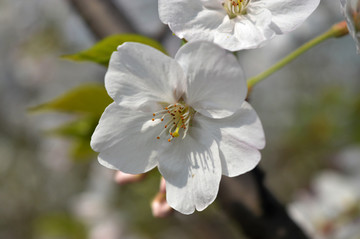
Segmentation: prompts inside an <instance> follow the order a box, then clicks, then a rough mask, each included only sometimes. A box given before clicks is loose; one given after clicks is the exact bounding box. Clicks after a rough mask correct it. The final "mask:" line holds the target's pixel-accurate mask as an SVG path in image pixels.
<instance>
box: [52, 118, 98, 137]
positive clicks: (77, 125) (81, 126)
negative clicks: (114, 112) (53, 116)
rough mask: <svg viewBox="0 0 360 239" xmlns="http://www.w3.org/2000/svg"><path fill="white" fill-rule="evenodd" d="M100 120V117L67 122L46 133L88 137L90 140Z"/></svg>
mask: <svg viewBox="0 0 360 239" xmlns="http://www.w3.org/2000/svg"><path fill="white" fill-rule="evenodd" d="M98 121H99V118H98V117H90V118H84V119H78V120H75V121H72V122H70V123H65V124H63V125H61V126H60V127H58V128H55V129H51V130H49V131H46V133H48V134H50V135H55V136H63V137H68V138H77V139H88V141H90V137H91V135H92V133H93V132H94V130H95V127H96V125H97V122H98Z"/></svg>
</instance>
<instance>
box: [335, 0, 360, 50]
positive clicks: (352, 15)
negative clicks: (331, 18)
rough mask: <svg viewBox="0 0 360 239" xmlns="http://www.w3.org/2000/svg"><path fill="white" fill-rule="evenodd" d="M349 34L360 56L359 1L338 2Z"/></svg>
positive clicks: (345, 0)
mask: <svg viewBox="0 0 360 239" xmlns="http://www.w3.org/2000/svg"><path fill="white" fill-rule="evenodd" d="M340 2H341V6H342V11H343V14H344V16H345V19H346V23H347V26H348V29H349V33H350V35H351V36H352V38H353V39H354V41H355V44H356V49H357V53H358V54H360V0H340Z"/></svg>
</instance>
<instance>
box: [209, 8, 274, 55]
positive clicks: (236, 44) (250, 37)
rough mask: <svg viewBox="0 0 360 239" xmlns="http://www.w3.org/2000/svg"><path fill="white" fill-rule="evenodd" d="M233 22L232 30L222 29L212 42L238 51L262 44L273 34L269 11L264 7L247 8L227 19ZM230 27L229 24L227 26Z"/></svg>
mask: <svg viewBox="0 0 360 239" xmlns="http://www.w3.org/2000/svg"><path fill="white" fill-rule="evenodd" d="M229 22H230V23H227V24H233V25H234V30H233V32H226V31H225V30H223V28H224V25H225V23H224V24H223V25H222V26H221V31H219V33H218V34H217V35H216V36H215V39H214V42H215V43H216V44H218V45H220V46H222V47H224V48H225V49H228V50H231V51H238V50H242V49H251V48H256V47H260V46H262V45H263V44H264V43H265V42H267V41H268V40H270V39H271V38H273V37H274V36H275V32H274V30H272V29H271V13H270V11H268V10H267V9H264V8H257V7H254V8H249V10H248V13H247V14H246V15H243V16H241V17H237V18H234V19H231V20H229ZM227 28H228V29H230V26H227Z"/></svg>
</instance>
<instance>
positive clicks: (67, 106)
mask: <svg viewBox="0 0 360 239" xmlns="http://www.w3.org/2000/svg"><path fill="white" fill-rule="evenodd" d="M112 101H113V100H112V99H111V98H110V97H109V96H108V94H107V92H106V90H105V88H104V86H102V85H99V84H86V85H82V86H80V87H77V88H75V89H72V90H70V91H68V92H66V93H65V94H63V95H61V96H59V97H57V98H55V99H54V100H52V101H50V102H47V103H44V104H41V105H38V106H35V107H33V108H30V109H29V110H30V111H32V112H34V111H62V112H67V113H86V114H91V115H95V116H100V115H101V114H102V113H103V112H104V109H105V108H106V106H108V105H109V104H110V103H111V102H112Z"/></svg>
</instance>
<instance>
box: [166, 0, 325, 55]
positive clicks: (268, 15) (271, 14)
mask: <svg viewBox="0 0 360 239" xmlns="http://www.w3.org/2000/svg"><path fill="white" fill-rule="evenodd" d="M319 2H320V0H302V1H299V0H159V16H160V19H161V21H162V22H164V23H165V24H168V25H169V27H170V29H171V30H172V31H173V32H174V33H175V34H176V35H177V36H178V37H180V38H184V39H186V40H187V41H190V42H191V41H196V40H206V41H211V42H214V43H216V44H218V45H220V46H221V47H223V48H225V49H227V50H230V51H238V50H242V49H251V48H258V47H260V46H262V45H264V44H265V43H266V42H267V41H268V40H270V39H272V38H273V37H274V36H275V35H279V34H283V33H287V32H290V31H293V30H294V29H295V28H297V27H298V26H299V25H300V24H301V23H303V22H304V21H305V19H306V18H307V17H308V16H309V15H310V14H311V13H312V12H313V11H314V10H315V9H316V7H317V6H318V5H319Z"/></svg>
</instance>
